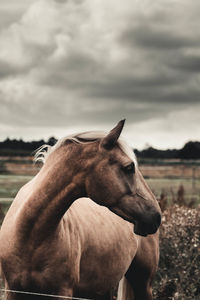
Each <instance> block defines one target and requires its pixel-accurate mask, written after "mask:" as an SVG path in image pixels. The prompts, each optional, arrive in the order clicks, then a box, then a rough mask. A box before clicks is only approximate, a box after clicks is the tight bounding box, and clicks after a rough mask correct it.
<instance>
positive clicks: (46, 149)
mask: <svg viewBox="0 0 200 300" xmlns="http://www.w3.org/2000/svg"><path fill="white" fill-rule="evenodd" d="M106 135H107V133H106V132H103V131H87V132H82V133H76V134H73V135H69V136H66V137H64V138H61V139H60V140H58V141H57V143H56V144H55V145H54V146H50V145H43V146H41V147H40V148H39V149H37V151H36V154H35V157H34V161H35V162H37V161H41V162H42V163H43V164H44V163H45V161H46V159H47V157H48V156H49V154H50V153H52V152H54V151H55V150H57V149H58V148H59V147H61V146H62V145H63V144H65V142H66V141H72V142H74V143H76V144H88V143H94V142H96V141H98V140H100V139H102V138H104V137H105V136H106ZM117 144H118V146H119V147H120V149H121V150H122V151H123V152H124V153H125V154H126V155H127V156H128V157H129V158H130V159H131V160H132V161H133V162H134V163H135V164H136V165H137V159H136V156H135V154H134V152H133V150H132V149H131V148H130V147H129V145H128V144H127V143H126V141H125V140H124V139H123V138H122V137H120V138H119V139H118V141H117Z"/></svg>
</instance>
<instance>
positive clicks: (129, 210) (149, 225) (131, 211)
mask: <svg viewBox="0 0 200 300" xmlns="http://www.w3.org/2000/svg"><path fill="white" fill-rule="evenodd" d="M123 126H124V120H122V121H120V122H119V123H118V125H117V126H116V127H115V128H113V129H112V130H111V131H110V133H109V134H108V135H106V136H105V137H104V138H102V139H101V140H100V141H99V144H98V148H96V156H95V157H94V159H93V163H92V165H91V169H90V170H89V172H88V173H87V176H86V183H85V185H86V193H87V196H88V197H90V198H91V199H92V200H93V201H95V202H96V203H98V204H100V205H104V206H106V207H108V208H109V209H110V210H111V211H112V212H114V213H115V214H117V215H118V216H120V217H122V218H123V219H125V220H127V221H129V222H131V223H133V224H134V232H135V233H136V234H139V235H142V236H146V235H148V234H153V233H155V232H156V231H157V229H158V227H159V226H160V223H161V210H160V207H159V205H158V202H157V200H156V198H155V196H154V195H153V193H152V192H151V190H150V188H149V187H148V185H147V184H146V182H145V180H144V178H143V176H142V174H141V173H140V171H139V169H138V166H137V162H136V159H135V156H134V154H133V151H132V150H131V149H130V148H129V147H128V146H127V144H126V143H125V142H124V141H122V140H121V139H120V138H119V136H120V134H121V131H122V129H123Z"/></svg>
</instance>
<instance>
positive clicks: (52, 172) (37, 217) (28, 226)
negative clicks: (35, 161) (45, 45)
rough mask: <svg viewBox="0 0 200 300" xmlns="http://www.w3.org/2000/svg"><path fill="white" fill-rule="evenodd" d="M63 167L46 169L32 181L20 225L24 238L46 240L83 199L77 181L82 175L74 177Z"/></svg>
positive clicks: (20, 215) (19, 221) (21, 212)
mask: <svg viewBox="0 0 200 300" xmlns="http://www.w3.org/2000/svg"><path fill="white" fill-rule="evenodd" d="M60 172H63V169H62V170H61V168H60V166H59V165H58V166H55V167H54V168H51V167H46V166H43V168H42V169H41V171H40V172H39V174H38V175H37V176H36V178H35V179H34V180H33V182H32V184H31V186H29V187H28V188H29V189H30V188H31V191H30V195H29V196H28V198H27V199H26V200H25V202H24V205H23V207H22V208H21V209H20V214H19V217H18V222H17V224H18V226H19V229H20V232H22V235H23V236H24V238H26V237H30V238H32V239H33V238H34V236H35V237H36V239H37V241H39V240H40V239H44V238H45V237H46V236H47V233H48V235H49V233H50V232H51V231H54V230H55V229H56V228H57V226H58V224H59V222H60V220H61V218H62V217H63V215H64V214H65V212H66V211H67V210H68V208H69V207H70V205H71V204H72V203H73V202H74V201H75V200H76V199H77V198H79V197H81V196H84V194H83V191H82V190H81V188H80V186H79V184H78V181H79V178H78V176H81V172H80V174H79V175H77V176H76V175H73V176H72V174H71V171H70V170H66V169H64V172H63V173H62V175H61V174H60Z"/></svg>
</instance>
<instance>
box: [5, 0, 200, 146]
mask: <svg viewBox="0 0 200 300" xmlns="http://www.w3.org/2000/svg"><path fill="white" fill-rule="evenodd" d="M199 12H200V1H199V0H191V1H188V0H155V1H152V0H123V1H121V0H109V1H108V0H15V1H13V0H1V1H0V140H3V139H5V138H6V137H10V138H14V137H15V138H24V139H25V140H31V139H39V138H45V139H46V138H48V137H50V136H55V137H57V138H59V137H62V136H65V135H67V134H69V133H74V132H76V131H78V132H79V131H87V130H109V129H111V128H112V126H114V125H115V123H116V122H118V121H119V120H120V119H122V118H126V119H127V122H126V126H125V129H124V137H125V138H127V139H128V141H129V143H130V144H131V145H132V146H133V147H135V148H139V149H141V148H144V147H145V146H147V144H148V145H152V146H154V147H157V148H163V149H164V148H174V147H182V146H183V144H184V143H185V142H187V141H188V140H200V30H199V28H200V21H199V20H200V13H199Z"/></svg>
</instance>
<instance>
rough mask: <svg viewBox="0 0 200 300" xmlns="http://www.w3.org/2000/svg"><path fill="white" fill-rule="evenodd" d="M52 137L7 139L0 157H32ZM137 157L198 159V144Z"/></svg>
mask: <svg viewBox="0 0 200 300" xmlns="http://www.w3.org/2000/svg"><path fill="white" fill-rule="evenodd" d="M56 141H57V140H56V139H55V138H54V137H51V138H49V139H48V140H47V141H44V140H38V141H31V142H25V141H23V140H21V139H20V140H16V139H9V138H7V139H6V140H4V141H2V142H0V156H29V155H33V154H34V151H35V150H37V149H38V148H39V147H41V146H42V145H44V144H48V145H51V146H52V145H54V144H55V143H56ZM134 151H135V153H136V155H137V157H139V158H141V159H143V158H144V159H145V158H151V159H200V142H194V141H190V142H188V143H186V144H185V145H184V146H183V148H181V149H167V150H158V149H155V148H153V147H148V148H146V149H144V150H141V151H139V150H137V149H134Z"/></svg>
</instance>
